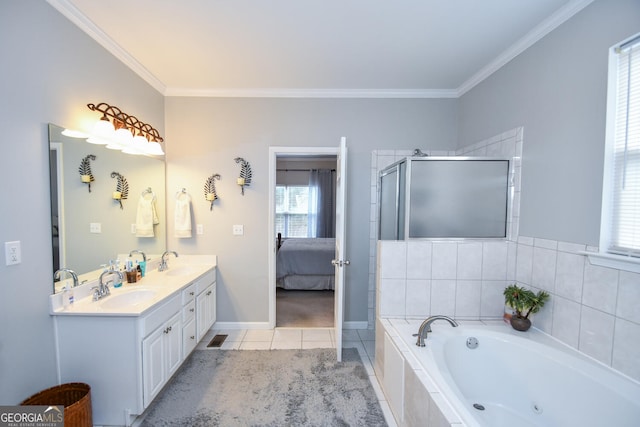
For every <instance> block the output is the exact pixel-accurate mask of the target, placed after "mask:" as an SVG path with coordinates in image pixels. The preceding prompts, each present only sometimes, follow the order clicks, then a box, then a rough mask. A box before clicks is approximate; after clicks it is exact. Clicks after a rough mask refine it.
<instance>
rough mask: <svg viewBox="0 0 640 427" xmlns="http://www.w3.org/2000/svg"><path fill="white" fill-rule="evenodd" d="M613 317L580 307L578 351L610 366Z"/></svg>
mask: <svg viewBox="0 0 640 427" xmlns="http://www.w3.org/2000/svg"><path fill="white" fill-rule="evenodd" d="M614 323H615V317H613V316H612V315H610V314H607V313H604V312H602V311H598V310H594V309H593V308H589V307H582V318H581V321H580V345H579V350H580V351H581V352H583V353H585V354H588V355H589V356H591V357H593V358H594V359H597V360H599V361H601V362H602V363H606V364H607V365H611V351H612V348H613V326H614Z"/></svg>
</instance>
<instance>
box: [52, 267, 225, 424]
mask: <svg viewBox="0 0 640 427" xmlns="http://www.w3.org/2000/svg"><path fill="white" fill-rule="evenodd" d="M183 258H188V259H187V260H183ZM216 268H217V260H216V257H215V256H194V257H190V259H189V257H186V256H185V257H181V258H177V259H171V260H170V267H169V269H168V270H166V271H163V272H159V271H157V270H156V269H153V271H150V272H148V273H147V274H146V275H145V277H144V278H143V279H142V280H141V281H139V282H136V283H130V284H129V283H125V284H123V286H122V287H119V288H111V295H109V296H106V297H104V298H102V299H100V300H98V301H94V300H93V297H92V294H91V291H90V289H91V287H92V286H93V285H95V283H87V284H85V285H82V286H81V287H79V288H76V302H75V303H74V304H72V305H71V307H67V308H64V307H62V304H61V303H60V301H59V300H60V294H56V295H52V297H51V298H52V301H51V314H52V315H53V316H54V325H55V326H54V328H55V339H56V349H57V359H58V360H57V366H58V378H59V380H60V382H61V383H65V382H84V383H87V384H89V385H90V386H91V394H92V410H93V422H94V424H95V425H118V426H123V425H124V426H129V425H131V423H132V422H133V421H134V420H135V418H136V417H137V416H138V415H140V414H142V412H143V411H144V410H145V409H146V408H147V407H148V406H149V405H150V404H151V402H152V401H153V399H154V398H155V397H156V396H157V395H158V393H159V392H160V391H161V390H162V388H163V387H164V385H165V384H166V383H167V382H168V381H169V379H170V378H171V376H172V375H173V374H174V373H175V372H176V371H177V370H178V368H179V367H180V366H181V364H182V363H183V361H184V360H185V359H186V358H187V357H188V356H189V354H191V352H192V351H193V350H194V349H195V347H196V345H197V343H198V342H199V341H200V340H201V339H202V338H203V337H204V335H205V334H206V332H207V331H208V330H209V329H210V328H211V326H212V325H213V324H214V323H215V320H216ZM85 295H86V296H85Z"/></svg>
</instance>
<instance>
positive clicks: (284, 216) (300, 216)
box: [276, 185, 309, 237]
mask: <svg viewBox="0 0 640 427" xmlns="http://www.w3.org/2000/svg"><path fill="white" fill-rule="evenodd" d="M308 218H309V186H302V185H277V186H276V234H277V233H282V237H309V236H308V234H309V224H308Z"/></svg>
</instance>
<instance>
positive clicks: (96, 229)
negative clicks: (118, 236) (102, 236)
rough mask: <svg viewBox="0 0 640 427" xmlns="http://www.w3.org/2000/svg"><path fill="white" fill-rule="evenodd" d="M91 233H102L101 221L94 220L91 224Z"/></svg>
mask: <svg viewBox="0 0 640 427" xmlns="http://www.w3.org/2000/svg"><path fill="white" fill-rule="evenodd" d="M89 233H96V234H99V233H102V224H101V223H99V222H92V223H90V224H89Z"/></svg>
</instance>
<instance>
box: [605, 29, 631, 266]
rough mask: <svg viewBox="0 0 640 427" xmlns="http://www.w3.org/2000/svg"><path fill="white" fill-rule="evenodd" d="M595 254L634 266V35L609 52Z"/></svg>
mask: <svg viewBox="0 0 640 427" xmlns="http://www.w3.org/2000/svg"><path fill="white" fill-rule="evenodd" d="M600 240H601V241H600V252H601V253H602V252H605V253H608V254H611V255H617V256H626V257H632V258H634V259H635V262H640V259H638V257H640V35H637V36H636V37H634V38H632V39H630V40H628V41H626V42H624V43H622V44H620V45H619V46H616V47H614V48H612V50H611V53H610V67H609V93H608V105H607V144H606V152H605V176H604V187H603V208H602V227H601V237H600Z"/></svg>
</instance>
